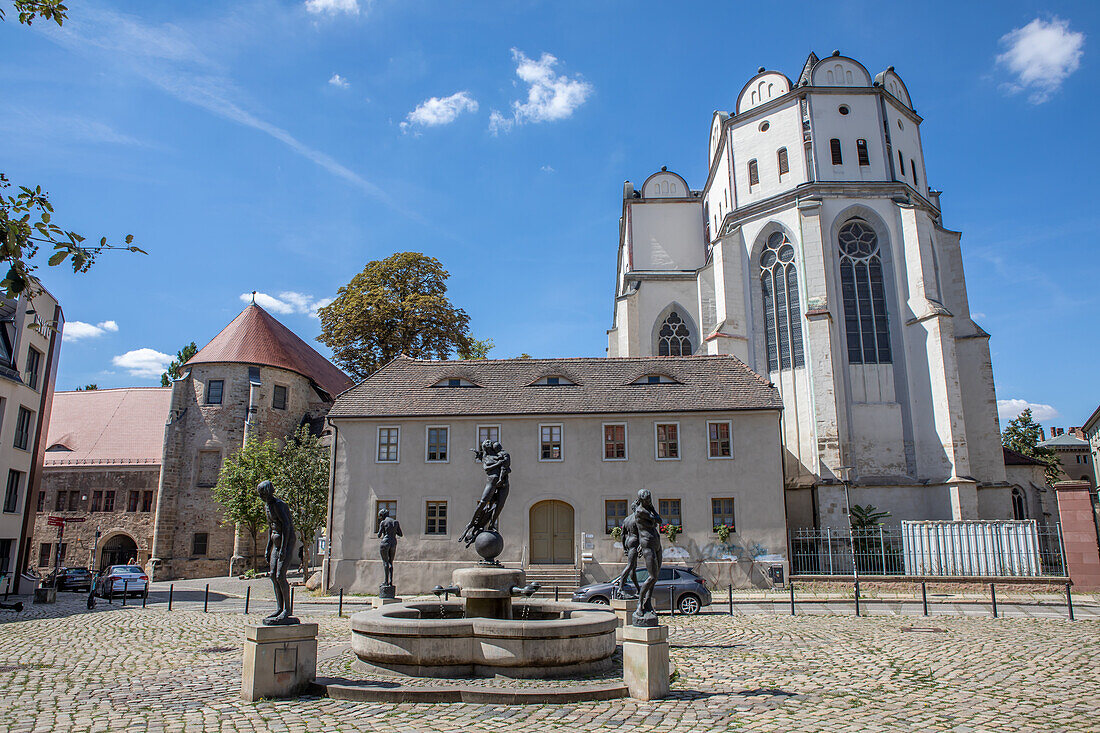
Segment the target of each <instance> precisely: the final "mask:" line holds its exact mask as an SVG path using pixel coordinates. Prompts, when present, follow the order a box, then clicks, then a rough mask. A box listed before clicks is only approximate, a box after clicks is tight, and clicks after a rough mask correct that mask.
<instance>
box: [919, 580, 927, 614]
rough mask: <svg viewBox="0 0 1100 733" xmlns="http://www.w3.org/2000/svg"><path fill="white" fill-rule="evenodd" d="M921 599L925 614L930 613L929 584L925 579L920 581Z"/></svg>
mask: <svg viewBox="0 0 1100 733" xmlns="http://www.w3.org/2000/svg"><path fill="white" fill-rule="evenodd" d="M920 600H921V604H922V605H923V606H924V615H925V616H927V615H928V584H927V583H925V582H924V581H923V580H922V581H921V583H920Z"/></svg>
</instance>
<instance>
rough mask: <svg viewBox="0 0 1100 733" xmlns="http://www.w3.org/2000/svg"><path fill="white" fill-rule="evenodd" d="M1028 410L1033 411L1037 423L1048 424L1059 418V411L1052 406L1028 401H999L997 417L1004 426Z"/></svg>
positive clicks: (1032, 414)
mask: <svg viewBox="0 0 1100 733" xmlns="http://www.w3.org/2000/svg"><path fill="white" fill-rule="evenodd" d="M1027 409H1030V410H1031V416H1032V417H1033V418H1034V419H1035V421H1036V422H1047V421H1048V420H1054V419H1056V418H1057V417H1058V411H1057V410H1055V409H1054V408H1053V407H1052V406H1051V405H1044V404H1041V403H1039V402H1028V401H1027V400H997V415H998V416H999V417H1000V418H1001V425H1002V426H1003V425H1005V424H1007V423H1008V421H1009V420H1012V419H1014V418H1016V417H1018V416H1019V415H1020V413H1021V412H1023V411H1024V410H1027Z"/></svg>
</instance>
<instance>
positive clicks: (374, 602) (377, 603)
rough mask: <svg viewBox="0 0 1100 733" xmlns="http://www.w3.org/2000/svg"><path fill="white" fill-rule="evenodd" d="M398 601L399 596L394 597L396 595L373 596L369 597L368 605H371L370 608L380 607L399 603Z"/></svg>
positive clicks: (399, 600)
mask: <svg viewBox="0 0 1100 733" xmlns="http://www.w3.org/2000/svg"><path fill="white" fill-rule="evenodd" d="M400 602H401V599H400V598H396V597H393V596H390V597H389V598H383V597H382V596H377V597H375V598H371V599H370V606H371V608H381V607H382V606H388V605H390V604H391V603H400Z"/></svg>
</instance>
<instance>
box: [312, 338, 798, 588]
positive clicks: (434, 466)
mask: <svg viewBox="0 0 1100 733" xmlns="http://www.w3.org/2000/svg"><path fill="white" fill-rule="evenodd" d="M781 407H782V402H781V400H780V397H779V394H778V392H777V390H776V389H775V387H774V386H772V385H771V384H769V383H768V381H767V380H765V379H763V378H761V377H760V376H759V375H758V374H756V373H754V372H753V371H751V370H750V369H749V368H748V367H746V366H745V365H744V364H743V363H742V362H741V361H740V360H738V359H737V358H735V357H732V356H697V357H665V358H654V357H649V358H576V359H505V360H474V361H421V360H416V359H411V358H408V357H399V358H397V359H395V360H393V361H391V362H390V363H389V364H387V365H385V366H384V367H382V368H381V369H379V370H378V371H377V372H375V373H374V374H373V375H372V376H371V377H370V378H368V379H366V380H364V381H363V382H361V383H360V384H358V385H357V386H355V387H354V388H352V389H350V390H348V391H347V392H345V393H344V394H343V395H341V396H340V397H339V398H338V399H337V400H336V403H335V404H334V405H333V407H332V410H331V411H330V412H329V414H328V422H329V424H330V425H331V426H332V430H333V473H332V486H331V495H330V501H329V506H330V514H329V519H328V537H329V538H330V548H329V549H330V551H329V554H328V555H327V557H326V559H325V563H324V566H323V568H324V578H323V582H324V587H325V588H327V589H329V590H331V591H335V590H337V589H340V588H343V589H344V590H347V591H351V592H376V589H377V586H378V584H379V583H380V582H381V580H382V565H381V561H380V558H379V553H378V539H377V534H376V527H377V514H378V510H379V509H380V508H382V507H385V508H387V509H388V510H389V511H390V514H391V515H396V517H397V518H398V520H399V521H400V522H401V526H402V529H403V531H404V537H403V538H402V539H401V540H400V543H399V545H398V549H397V559H396V563H395V582H396V584H397V587H398V590H399V592H400V593H421V592H425V591H427V590H429V589H431V588H432V587H434V586H435V585H437V584H442V585H448V584H449V583H450V579H451V572H452V571H453V570H455V569H456V568H459V567H462V566H465V565H469V564H470V563H472V562H475V561H477V560H478V558H477V556H476V554H474V552H473V550H472V549H467V548H466V547H464V546H463V545H462V543H461V542H460V541H459V538H460V537H461V536H462V533H463V530H464V529H465V526H466V523H467V522H468V521H469V519H470V517H471V515H472V513H473V511H474V507H475V505H476V503H477V500H478V498H479V497H480V495H481V491H482V488H483V486H484V484H485V474H484V473H483V470H482V468H481V466H480V465H479V464H478V463H477V462H476V461H475V460H474V457H473V454H472V453H471V452H470V450H471V449H474V448H475V447H477V446H478V445H480V444H481V443H482V442H483V441H484V440H493V441H498V442H500V443H501V444H502V445H503V446H504V449H505V450H506V451H508V452H509V454H510V456H511V466H512V473H511V493H510V496H509V497H508V500H507V503H506V505H505V508H504V511H503V514H502V516H501V523H500V531H501V533H502V534H503V536H504V539H505V548H504V552H503V554H502V555H501V557H500V560H501V561H503V562H504V563H505V564H508V565H513V566H516V565H519V566H524V567H528V568H532V567H534V568H536V569H539V568H545V567H547V566H550V567H557V568H567V569H570V568H571V569H574V570H575V571H576V575H574V577H575V578H579V579H584V580H602V579H607V578H611V577H614V576H615V575H617V574H618V573H619V572H620V570H621V568H622V566H623V553H622V548H621V545H619V543H617V542H616V541H615V540H614V538H613V536H612V529H613V528H614V527H617V526H619V525H620V524H621V522H622V520H623V518H624V517H625V516H626V513H627V511H628V508H629V506H630V503H631V501H632V499H633V498H634V497H635V496H636V494H637V492H638V490H639V489H641V488H646V489H649V490H650V491H651V492H652V493H653V497H654V503H655V505H656V506H657V508H658V511H659V512H660V513H661V515H662V517H663V519H664V521H665V522H666V523H669V524H673V525H677V526H678V527H679V528H681V529H682V532H681V533H680V534H679V536H678V537H677V538H676V540H675V543H670V542H668V540H667V539H666V540H665V545H666V550H665V557H666V559H667V560H669V561H681V562H691V563H692V564H694V565H696V567H700V566H705V567H703V570H704V571H705V572H706V574H708V575H709V576H710V577H712V579H714V580H716V581H717V582H721V583H723V584H724V583H726V582H733V583H735V584H738V585H747V584H750V583H762V582H764V581H763V577H762V576H763V575H764V572H765V569H764V567H763V565H762V562H766V561H768V560H777V561H779V562H782V559H783V558H784V557H785V556H786V529H785V522H784V507H783V470H782V458H781V451H782V445H781V442H780V433H779V430H780V424H779V418H780V410H781ZM719 525H725V526H728V527H731V528H732V532H731V534H730V536H729V539H728V540H726V541H724V542H723V541H721V540H720V537H719V533H718V532H717V531H716V527H717V526H719Z"/></svg>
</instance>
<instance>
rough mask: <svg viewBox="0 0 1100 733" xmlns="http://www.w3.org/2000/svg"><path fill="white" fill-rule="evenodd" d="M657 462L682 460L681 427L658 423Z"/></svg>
mask: <svg viewBox="0 0 1100 733" xmlns="http://www.w3.org/2000/svg"><path fill="white" fill-rule="evenodd" d="M655 428H656V433H657V460H658V461H673V460H678V459H679V458H680V426H679V425H678V424H676V423H657V424H656V426H655Z"/></svg>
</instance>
